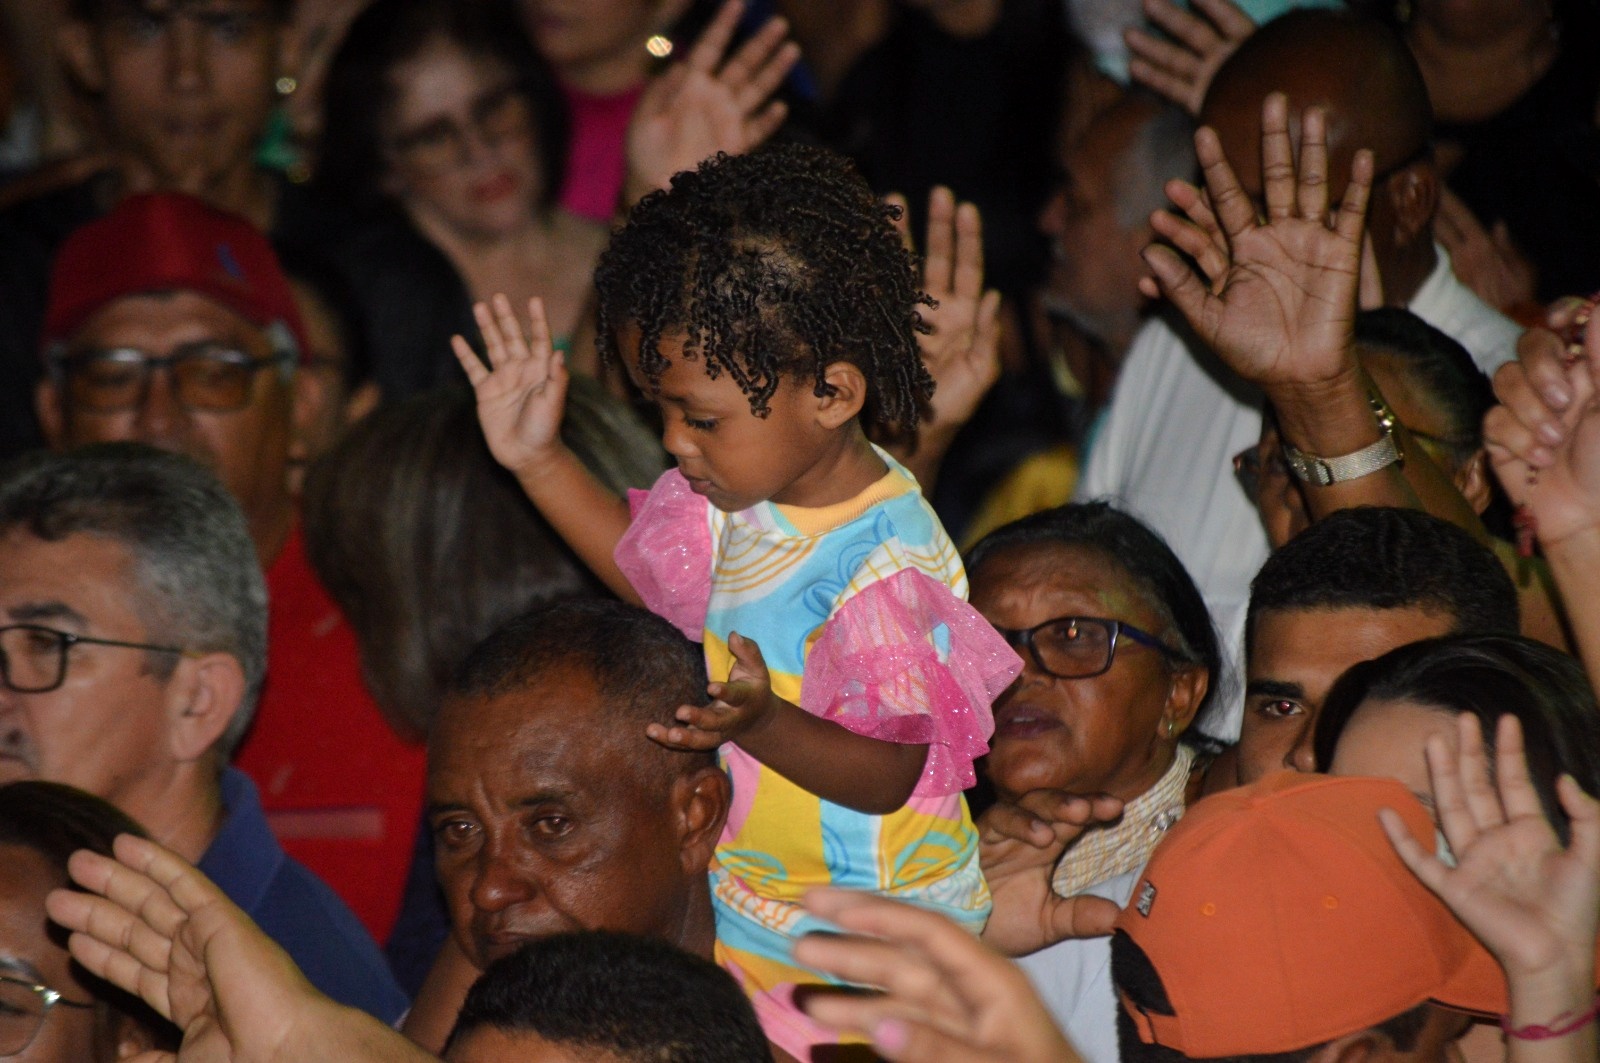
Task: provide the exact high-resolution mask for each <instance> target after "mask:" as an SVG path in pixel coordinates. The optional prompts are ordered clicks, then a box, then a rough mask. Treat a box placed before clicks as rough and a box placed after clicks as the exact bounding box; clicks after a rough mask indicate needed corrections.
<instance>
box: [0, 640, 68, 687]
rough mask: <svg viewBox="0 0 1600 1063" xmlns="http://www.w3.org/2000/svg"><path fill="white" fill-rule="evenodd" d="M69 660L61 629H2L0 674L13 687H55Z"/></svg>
mask: <svg viewBox="0 0 1600 1063" xmlns="http://www.w3.org/2000/svg"><path fill="white" fill-rule="evenodd" d="M66 663H67V640H66V639H65V638H63V637H62V635H61V633H60V632H58V631H51V630H50V629H49V628H42V627H8V628H5V629H3V630H0V678H4V679H5V683H6V686H8V687H10V688H11V689H12V690H15V691H17V692H19V693H23V694H28V693H38V692H40V691H44V690H54V689H55V688H56V687H58V686H60V685H61V680H62V679H63V678H64V672H65V671H66Z"/></svg>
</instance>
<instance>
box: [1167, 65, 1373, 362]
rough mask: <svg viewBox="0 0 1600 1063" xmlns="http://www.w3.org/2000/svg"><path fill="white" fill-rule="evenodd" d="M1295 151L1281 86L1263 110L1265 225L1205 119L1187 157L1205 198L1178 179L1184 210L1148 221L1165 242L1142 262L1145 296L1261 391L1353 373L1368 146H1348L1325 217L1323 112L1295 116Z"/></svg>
mask: <svg viewBox="0 0 1600 1063" xmlns="http://www.w3.org/2000/svg"><path fill="white" fill-rule="evenodd" d="M1300 130H1301V140H1300V150H1299V154H1298V157H1297V156H1296V153H1295V150H1294V146H1293V144H1292V143H1291V141H1290V137H1289V105H1288V100H1287V98H1286V97H1285V96H1284V95H1283V94H1282V93H1277V92H1275V93H1272V94H1271V95H1269V96H1268V97H1267V98H1266V100H1265V102H1264V103H1263V104H1262V107H1261V160H1262V167H1261V170H1262V174H1263V185H1264V192H1265V200H1266V220H1265V221H1260V220H1258V218H1257V214H1256V207H1255V204H1254V203H1252V201H1251V199H1250V197H1249V196H1248V195H1246V194H1245V191H1244V189H1243V188H1242V187H1241V186H1240V184H1239V179H1238V177H1237V176H1236V175H1235V173H1234V171H1233V167H1232V166H1231V165H1230V164H1229V162H1228V159H1227V157H1226V156H1225V155H1224V154H1223V151H1222V144H1221V141H1220V140H1218V138H1217V134H1216V132H1215V130H1212V129H1211V128H1209V127H1205V126H1202V127H1201V128H1200V130H1199V131H1198V132H1197V133H1196V134H1195V152H1196V154H1197V156H1198V157H1199V161H1200V166H1201V169H1202V171H1203V173H1204V175H1205V184H1206V193H1205V195H1202V194H1201V192H1200V190H1199V189H1198V188H1195V187H1194V186H1193V185H1190V184H1188V183H1186V182H1183V181H1172V182H1169V183H1168V185H1167V194H1168V196H1169V197H1170V198H1171V199H1172V202H1173V203H1174V205H1176V206H1177V207H1178V209H1179V210H1180V211H1182V212H1183V213H1184V214H1185V215H1187V217H1183V216H1180V215H1178V214H1175V213H1172V212H1170V211H1157V212H1156V213H1155V214H1154V215H1152V216H1151V219H1150V220H1151V225H1152V226H1153V227H1154V229H1155V231H1156V233H1157V234H1158V235H1159V236H1161V237H1164V238H1166V239H1167V240H1170V241H1171V242H1172V243H1173V244H1174V245H1175V246H1176V247H1177V248H1179V249H1180V250H1181V251H1183V252H1184V253H1185V254H1187V255H1188V256H1190V258H1192V259H1193V260H1194V262H1195V263H1196V264H1197V265H1198V267H1199V272H1196V271H1195V269H1194V268H1191V267H1190V265H1189V264H1188V263H1186V262H1185V261H1184V260H1183V259H1182V258H1181V257H1179V255H1177V254H1176V253H1175V252H1174V251H1173V250H1172V249H1171V248H1169V247H1166V246H1163V245H1161V244H1151V245H1150V246H1149V247H1147V248H1146V249H1145V252H1144V258H1145V262H1146V264H1147V265H1148V266H1149V267H1150V272H1151V274H1152V275H1151V276H1148V277H1145V278H1144V279H1142V280H1141V281H1140V288H1141V290H1142V291H1143V292H1144V294H1146V295H1147V296H1150V297H1151V298H1158V297H1160V296H1165V297H1166V298H1168V299H1169V300H1171V301H1172V303H1173V304H1174V305H1175V306H1177V308H1178V309H1179V310H1180V311H1182V313H1183V315H1184V317H1185V318H1187V319H1188V321H1189V324H1190V325H1191V326H1192V327H1193V328H1194V329H1195V331H1196V332H1197V333H1198V334H1199V336H1200V337H1201V339H1203V340H1204V341H1205V342H1206V343H1207V344H1209V345H1210V346H1211V348H1212V349H1213V350H1215V351H1216V352H1217V354H1218V355H1219V356H1220V357H1221V358H1222V359H1223V361H1225V362H1226V363H1227V364H1228V366H1229V367H1230V368H1232V369H1233V370H1234V372H1236V373H1238V374H1239V375H1240V376H1241V377H1243V378H1244V379H1246V380H1248V381H1251V382H1252V383H1255V384H1258V385H1260V386H1263V387H1269V388H1270V387H1271V386H1272V385H1275V384H1276V385H1287V386H1309V387H1314V386H1316V385H1318V384H1322V383H1326V382H1328V381H1331V380H1334V379H1337V378H1339V377H1341V376H1344V375H1346V374H1349V373H1352V372H1356V371H1358V369H1357V366H1356V362H1355V355H1354V353H1353V351H1352V348H1351V343H1352V339H1353V336H1354V328H1355V315H1356V300H1357V293H1358V288H1359V278H1360V266H1361V243H1362V231H1363V227H1364V219H1365V214H1366V209H1367V199H1368V195H1369V193H1370V192H1371V186H1372V153H1371V152H1370V151H1366V150H1362V151H1358V152H1356V156H1355V160H1354V162H1353V163H1352V164H1351V168H1350V170H1351V172H1350V182H1349V184H1348V185H1347V186H1346V189H1345V194H1344V201H1343V202H1342V203H1341V204H1340V205H1339V209H1338V210H1337V211H1336V212H1334V213H1333V215H1332V217H1331V220H1330V217H1329V211H1328V206H1329V201H1328V141H1327V119H1326V116H1325V115H1324V114H1323V112H1322V110H1321V108H1317V107H1309V108H1307V109H1306V110H1305V112H1304V113H1303V115H1302V116H1301V123H1300Z"/></svg>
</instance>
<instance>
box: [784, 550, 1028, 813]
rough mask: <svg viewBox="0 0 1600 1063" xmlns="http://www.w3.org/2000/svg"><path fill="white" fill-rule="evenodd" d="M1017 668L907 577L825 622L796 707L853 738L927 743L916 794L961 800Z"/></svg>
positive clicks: (917, 575)
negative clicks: (955, 796) (959, 794)
mask: <svg viewBox="0 0 1600 1063" xmlns="http://www.w3.org/2000/svg"><path fill="white" fill-rule="evenodd" d="M1021 670H1022V661H1021V660H1020V659H1019V658H1018V657H1017V655H1016V653H1015V652H1013V651H1012V649H1011V647H1010V646H1009V645H1007V643H1006V641H1005V640H1004V639H1002V638H1001V637H1000V636H999V635H997V634H995V630H994V628H992V627H990V626H989V623H988V621H986V620H984V619H983V617H982V616H980V615H979V614H978V611H977V610H975V609H973V608H972V606H970V605H968V604H967V603H966V602H964V601H962V600H961V599H960V598H958V597H956V596H955V595H954V594H952V593H951V591H950V588H949V587H947V586H945V585H944V584H943V583H941V582H939V581H938V580H936V579H934V578H933V577H931V576H929V575H927V574H926V573H923V572H920V571H918V570H916V569H904V570H902V571H900V572H897V573H895V574H894V575H893V576H890V577H889V578H888V579H884V580H879V581H878V582H876V583H873V584H871V585H869V586H868V587H866V588H865V589H864V590H862V591H861V592H859V593H858V594H856V595H855V596H854V597H852V598H850V599H849V600H848V601H846V602H845V603H844V605H843V606H841V607H840V608H839V610H838V611H837V612H836V613H834V615H833V616H832V617H831V618H830V619H829V620H828V622H827V624H826V625H824V627H823V629H822V634H821V635H820V636H819V637H818V638H817V641H816V643H815V644H813V646H812V647H811V651H810V653H808V654H807V655H806V667H805V675H804V677H803V678H802V680H801V686H800V707H801V708H803V709H805V710H806V711H807V712H809V713H812V714H813V715H816V716H821V717H822V718H823V719H826V720H832V721H833V722H834V723H837V724H839V725H840V726H842V727H845V728H847V729H849V730H851V731H854V732H855V733H857V734H861V735H866V736H868V737H870V738H879V739H883V740H884V741H889V742H904V743H908V744H915V745H920V744H923V743H927V746H928V760H927V764H926V765H925V766H924V768H923V772H922V778H921V779H920V780H919V781H918V783H917V788H916V790H915V791H913V793H914V794H915V795H916V796H918V797H929V796H933V797H937V796H943V795H945V794H952V793H955V792H956V791H958V790H964V789H966V788H967V787H968V786H971V785H972V784H973V781H974V780H975V778H976V776H975V774H974V773H973V769H972V762H973V761H974V760H976V759H977V758H978V757H981V756H983V754H984V753H986V752H988V749H989V736H990V735H991V734H993V733H994V717H993V715H992V714H991V713H990V706H991V705H992V704H993V702H994V699H995V698H997V697H999V696H1000V694H1001V693H1002V692H1003V691H1004V690H1005V688H1006V687H1007V686H1009V685H1010V684H1011V680H1013V679H1014V678H1016V676H1017V673H1018V672H1020V671H1021Z"/></svg>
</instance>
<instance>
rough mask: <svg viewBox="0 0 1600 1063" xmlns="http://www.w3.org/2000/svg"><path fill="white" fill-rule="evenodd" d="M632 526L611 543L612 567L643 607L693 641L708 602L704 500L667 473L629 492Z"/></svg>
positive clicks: (701, 630)
mask: <svg viewBox="0 0 1600 1063" xmlns="http://www.w3.org/2000/svg"><path fill="white" fill-rule="evenodd" d="M628 509H629V511H630V512H631V513H632V516H633V523H631V524H629V525H628V530H627V532H626V533H624V535H623V536H622V540H621V541H620V542H618V543H617V550H616V554H615V555H614V556H615V557H616V561H617V567H618V568H620V569H621V570H622V574H623V575H624V576H626V577H627V578H628V582H629V583H631V584H633V589H634V590H636V591H638V592H639V597H640V599H641V600H643V602H644V604H645V607H646V608H647V609H649V610H650V611H651V612H652V613H655V614H656V615H657V616H662V617H665V618H666V619H667V620H669V621H671V622H672V625H673V626H674V627H676V628H677V629H678V630H679V631H681V632H683V633H684V634H685V635H687V636H688V637H689V638H691V639H693V640H694V641H696V642H699V641H701V640H702V639H704V638H705V635H706V610H707V608H708V607H709V605H710V602H711V521H710V512H709V506H708V504H707V503H706V500H705V499H703V498H701V497H700V496H699V495H697V494H695V493H694V492H693V491H691V490H690V489H689V482H688V481H687V480H685V479H684V478H683V474H682V473H681V472H679V471H678V470H677V469H668V470H667V471H666V472H664V473H662V474H661V477H660V479H658V480H656V482H655V486H653V487H651V488H650V490H648V491H629V492H628Z"/></svg>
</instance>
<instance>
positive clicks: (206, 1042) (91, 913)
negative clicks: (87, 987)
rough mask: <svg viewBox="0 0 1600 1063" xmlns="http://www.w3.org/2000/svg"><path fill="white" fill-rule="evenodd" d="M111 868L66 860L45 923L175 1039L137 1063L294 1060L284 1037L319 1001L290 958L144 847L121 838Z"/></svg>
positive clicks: (214, 893) (205, 884)
mask: <svg viewBox="0 0 1600 1063" xmlns="http://www.w3.org/2000/svg"><path fill="white" fill-rule="evenodd" d="M115 852H116V854H117V859H116V860H110V859H107V858H106V857H103V856H99V855H97V854H95V853H92V852H78V853H75V854H74V855H73V857H72V859H71V861H70V863H69V864H68V868H69V870H70V872H71V874H72V877H73V879H74V880H75V881H76V882H77V883H78V884H79V885H81V886H83V887H84V888H85V889H87V890H89V891H91V892H90V893H87V894H84V893H76V892H72V891H70V890H56V891H54V892H52V893H51V894H50V896H49V898H48V899H47V901H46V909H47V910H48V911H49V913H50V918H51V919H53V920H55V921H56V922H57V923H60V924H61V925H62V926H64V927H66V928H67V929H68V930H71V931H72V932H73V934H72V937H71V939H70V942H69V946H70V948H71V950H72V955H73V957H74V958H75V959H76V960H77V961H78V962H79V963H81V964H83V966H84V967H85V968H87V969H88V970H90V971H92V972H93V973H94V974H96V975H98V976H99V977H101V978H104V979H106V980H107V981H108V982H110V983H112V984H113V985H116V986H119V987H120V988H122V989H125V990H127V991H128V992H130V993H132V994H134V995H135V996H138V997H139V998H140V999H142V1000H144V1001H145V1003H147V1004H149V1005H150V1006H151V1007H152V1008H154V1009H155V1010H156V1011H158V1012H159V1013H161V1014H162V1015H163V1016H165V1017H167V1018H168V1019H171V1020H172V1021H173V1022H174V1023H175V1024H176V1025H177V1026H178V1027H179V1028H180V1029H181V1030H182V1031H183V1045H182V1048H181V1049H180V1050H179V1052H178V1055H177V1056H176V1057H174V1056H172V1054H171V1053H148V1054H146V1055H143V1056H140V1057H138V1059H139V1060H140V1061H141V1063H154V1061H158V1060H169V1061H170V1060H173V1059H174V1058H176V1059H177V1060H179V1061H181V1063H229V1061H233V1063H256V1061H260V1063H266V1061H277V1060H287V1059H290V1058H293V1053H292V1052H291V1051H290V1047H289V1046H290V1042H291V1040H292V1036H291V1031H292V1028H293V1026H294V1024H295V1022H296V1021H297V1020H298V1019H299V1018H300V1017H301V1016H302V1015H303V1014H304V1011H305V1008H306V1006H307V1002H308V1001H311V1000H314V999H315V998H316V997H317V996H318V994H317V992H316V990H314V989H312V987H311V986H310V985H309V984H308V983H307V982H306V981H305V978H304V976H302V975H301V974H300V971H299V970H298V969H297V968H296V967H295V965H294V963H293V961H291V960H290V959H289V957H288V956H287V955H285V954H284V952H283V951H282V950H281V949H279V948H278V946H277V945H275V944H273V942H272V941H271V940H269V939H268V938H267V936H266V935H265V934H263V933H262V932H261V931H260V930H259V929H258V928H257V927H256V925H255V924H254V923H252V922H251V921H250V918H249V917H248V916H247V915H245V914H244V912H242V911H240V910H239V909H238V908H237V907H236V906H234V904H233V903H232V902H231V901H229V900H228V899H227V897H225V896H223V894H222V891H221V890H220V889H218V888H217V887H216V885H214V884H213V883H212V882H211V881H210V880H209V879H207V878H206V877H205V876H204V875H202V874H201V873H200V872H199V871H198V870H196V869H195V868H194V867H192V866H191V865H190V864H188V863H187V862H186V861H184V860H183V859H182V858H180V857H178V856H177V855H175V854H174V853H171V852H169V851H168V850H166V849H164V848H162V847H161V846H159V845H156V844H155V843H154V842H150V841H146V840H144V839H142V838H135V837H132V836H130V835H122V836H121V837H119V838H117V840H116V843H115Z"/></svg>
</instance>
